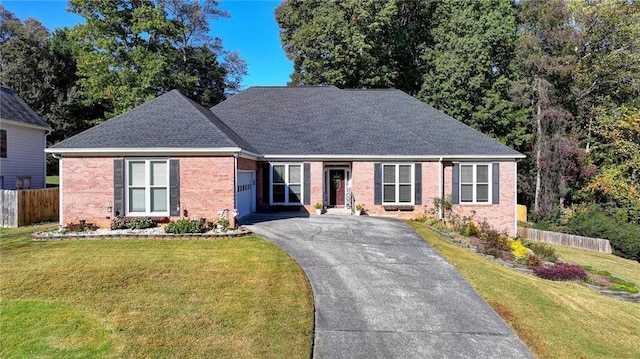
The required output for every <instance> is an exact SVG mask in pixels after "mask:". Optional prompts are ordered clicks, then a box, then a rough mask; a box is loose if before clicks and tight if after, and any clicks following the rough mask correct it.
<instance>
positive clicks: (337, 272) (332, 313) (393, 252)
mask: <svg viewBox="0 0 640 359" xmlns="http://www.w3.org/2000/svg"><path fill="white" fill-rule="evenodd" d="M276 218H277V217H275V216H273V215H255V216H253V217H252V218H251V219H250V224H248V225H247V226H248V227H249V228H250V229H251V230H252V231H254V233H256V234H257V235H259V236H261V237H263V238H265V239H267V240H269V241H271V242H273V243H275V244H276V245H278V246H279V247H280V248H282V249H284V250H285V251H287V252H288V253H289V254H290V255H291V256H293V258H295V259H296V260H297V261H298V263H299V264H300V266H301V267H302V269H303V270H304V271H305V273H306V275H307V277H308V278H309V281H310V283H311V287H312V290H313V295H314V302H315V338H314V351H313V357H314V358H332V359H334V358H533V355H532V354H531V352H530V351H529V349H527V347H526V346H525V345H524V344H523V343H522V342H521V341H520V339H518V338H517V337H516V336H515V334H514V333H513V332H512V331H511V329H509V328H508V327H507V325H506V324H505V323H504V321H503V320H502V319H501V318H500V317H499V316H498V315H497V314H496V313H495V312H494V311H493V309H492V308H491V307H490V306H489V305H488V304H487V303H486V302H485V301H484V300H483V299H482V298H481V297H480V296H479V295H478V294H477V293H476V291H475V290H474V289H473V288H472V287H471V286H470V285H469V283H467V282H466V281H465V280H464V279H463V277H462V276H461V275H460V274H459V273H458V271H457V270H456V269H455V268H454V267H453V266H452V265H450V264H449V263H448V262H447V261H445V260H444V259H443V258H442V257H441V256H440V255H439V254H438V253H437V252H436V251H435V250H434V249H433V248H432V247H431V246H430V245H429V244H427V243H426V242H425V241H424V240H423V239H422V238H420V237H419V236H418V235H417V234H416V233H415V232H414V231H413V230H411V229H410V228H409V227H408V226H406V225H405V224H404V223H403V222H402V221H400V220H397V219H394V218H386V217H368V216H361V217H354V216H342V217H334V216H326V215H323V216H310V217H307V218H284V219H276Z"/></svg>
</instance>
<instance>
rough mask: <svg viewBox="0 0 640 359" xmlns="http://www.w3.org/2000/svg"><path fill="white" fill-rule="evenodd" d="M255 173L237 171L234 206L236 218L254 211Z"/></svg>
mask: <svg viewBox="0 0 640 359" xmlns="http://www.w3.org/2000/svg"><path fill="white" fill-rule="evenodd" d="M255 178H256V174H255V172H253V171H251V172H249V171H246V172H245V171H242V172H241V171H238V185H237V186H236V208H237V209H238V218H241V217H244V216H246V215H248V214H251V213H252V212H254V211H255V209H256V205H255V201H256V180H255Z"/></svg>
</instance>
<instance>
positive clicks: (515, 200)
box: [513, 161, 518, 234]
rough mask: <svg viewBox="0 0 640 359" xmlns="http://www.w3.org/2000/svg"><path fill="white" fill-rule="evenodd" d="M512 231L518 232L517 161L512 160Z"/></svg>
mask: <svg viewBox="0 0 640 359" xmlns="http://www.w3.org/2000/svg"><path fill="white" fill-rule="evenodd" d="M513 182H514V184H513V211H514V216H513V233H515V234H518V161H513Z"/></svg>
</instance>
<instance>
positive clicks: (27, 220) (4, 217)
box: [0, 188, 60, 227]
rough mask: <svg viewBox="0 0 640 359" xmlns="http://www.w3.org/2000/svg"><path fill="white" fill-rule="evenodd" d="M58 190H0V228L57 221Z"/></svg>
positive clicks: (58, 209)
mask: <svg viewBox="0 0 640 359" xmlns="http://www.w3.org/2000/svg"><path fill="white" fill-rule="evenodd" d="M58 196H59V189H58V188H43V189H26V190H19V191H13V190H6V189H5V190H0V208H1V210H2V212H1V213H0V226H2V227H20V226H28V225H30V224H32V223H38V222H44V221H56V220H58V214H59V211H60V208H59V206H60V201H59V200H58Z"/></svg>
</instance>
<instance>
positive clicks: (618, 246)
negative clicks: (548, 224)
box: [565, 206, 640, 262]
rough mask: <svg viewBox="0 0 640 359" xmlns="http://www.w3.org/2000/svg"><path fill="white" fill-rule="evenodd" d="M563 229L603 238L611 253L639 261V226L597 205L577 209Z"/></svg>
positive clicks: (572, 232)
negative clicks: (609, 246)
mask: <svg viewBox="0 0 640 359" xmlns="http://www.w3.org/2000/svg"><path fill="white" fill-rule="evenodd" d="M565 231H566V232H568V233H571V234H577V235H580V236H586V237H595V238H604V239H608V240H609V242H610V243H611V248H612V250H613V254H615V255H617V256H620V257H623V258H628V259H634V260H636V261H638V262H640V235H638V233H639V232H640V226H639V225H637V224H633V223H629V222H627V221H626V220H625V219H624V218H620V217H619V216H616V215H615V214H614V213H607V212H606V211H605V209H603V208H601V207H599V206H592V207H590V208H587V209H586V210H582V211H577V212H576V213H575V214H574V215H573V216H572V217H571V218H569V221H568V222H567V225H566V226H565Z"/></svg>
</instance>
